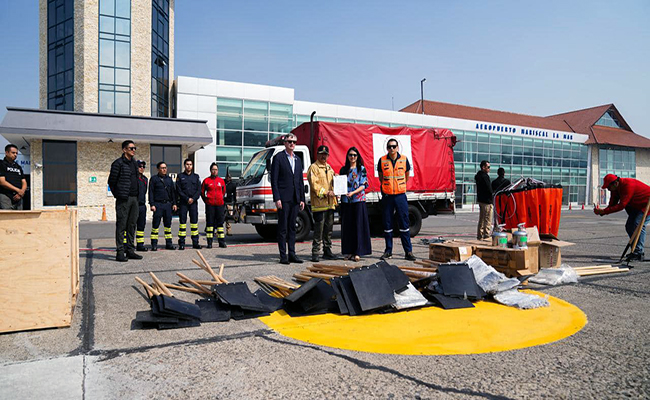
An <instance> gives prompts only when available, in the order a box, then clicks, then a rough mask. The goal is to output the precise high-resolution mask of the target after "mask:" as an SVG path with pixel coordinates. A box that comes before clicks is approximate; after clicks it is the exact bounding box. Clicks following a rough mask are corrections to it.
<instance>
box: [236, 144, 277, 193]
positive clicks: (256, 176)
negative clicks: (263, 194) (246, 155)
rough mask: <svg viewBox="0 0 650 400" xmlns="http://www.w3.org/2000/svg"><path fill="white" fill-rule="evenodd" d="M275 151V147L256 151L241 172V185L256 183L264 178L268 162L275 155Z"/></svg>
mask: <svg viewBox="0 0 650 400" xmlns="http://www.w3.org/2000/svg"><path fill="white" fill-rule="evenodd" d="M273 152H274V150H273V149H265V150H262V151H259V152H257V153H255V154H254V155H253V158H251V160H250V161H249V162H248V165H247V166H246V168H245V169H244V172H242V174H241V179H240V184H239V186H245V185H254V184H256V183H258V182H259V181H260V180H262V176H264V171H266V162H267V160H269V159H270V158H271V157H272V156H273Z"/></svg>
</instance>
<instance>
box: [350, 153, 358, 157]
mask: <svg viewBox="0 0 650 400" xmlns="http://www.w3.org/2000/svg"><path fill="white" fill-rule="evenodd" d="M356 156H357V154H352V153H350V154H348V157H356Z"/></svg>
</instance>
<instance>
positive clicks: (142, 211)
mask: <svg viewBox="0 0 650 400" xmlns="http://www.w3.org/2000/svg"><path fill="white" fill-rule="evenodd" d="M137 164H138V185H139V192H138V224H137V227H136V231H135V243H136V245H135V249H136V250H137V251H147V248H146V247H144V227H145V225H146V224H147V188H148V186H149V180H148V179H147V177H146V176H145V175H144V169H145V168H146V167H147V163H146V162H144V161H142V160H138V162H137Z"/></svg>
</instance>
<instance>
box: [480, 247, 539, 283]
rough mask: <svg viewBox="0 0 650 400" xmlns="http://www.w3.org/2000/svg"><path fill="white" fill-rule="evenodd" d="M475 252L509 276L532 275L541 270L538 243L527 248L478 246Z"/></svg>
mask: <svg viewBox="0 0 650 400" xmlns="http://www.w3.org/2000/svg"><path fill="white" fill-rule="evenodd" d="M474 253H475V254H476V255H477V256H478V257H480V258H481V259H482V260H483V261H484V262H485V263H486V264H488V265H491V266H492V267H494V269H496V270H497V271H500V272H503V273H504V274H506V275H507V276H523V275H532V274H536V273H537V272H539V247H538V246H536V245H533V246H529V247H528V248H527V249H504V248H501V247H492V246H477V247H476V248H475V249H474Z"/></svg>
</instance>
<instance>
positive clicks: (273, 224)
mask: <svg viewBox="0 0 650 400" xmlns="http://www.w3.org/2000/svg"><path fill="white" fill-rule="evenodd" d="M283 151H284V146H270V147H267V148H265V149H264V150H260V151H258V152H257V153H255V154H254V155H253V157H252V158H251V160H250V162H249V163H248V165H247V166H246V168H245V169H244V171H243V172H242V174H241V178H240V180H239V185H238V186H237V206H238V208H239V212H240V220H241V222H244V223H247V224H253V226H254V227H255V230H256V231H257V233H258V234H259V235H260V236H262V237H263V238H264V239H267V240H274V239H275V238H276V236H277V226H278V210H277V209H276V207H275V202H274V201H273V192H272V190H271V179H270V176H269V173H270V170H271V160H272V159H273V157H274V156H275V155H276V154H278V153H280V152H283ZM294 153H295V154H296V156H298V157H299V158H300V159H301V161H302V165H303V171H302V173H303V178H305V179H304V186H305V187H304V191H305V200H306V204H309V183H308V182H307V179H306V177H307V169H308V168H309V166H310V165H311V163H312V160H311V156H310V154H309V148H308V147H307V146H304V145H299V146H296V148H295V150H294ZM311 227H312V219H311V215H310V213H309V208H308V207H307V206H305V209H304V210H302V211H300V212H299V213H298V218H297V221H296V240H297V241H303V240H305V239H306V238H307V236H308V235H309V232H310V231H311Z"/></svg>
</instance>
